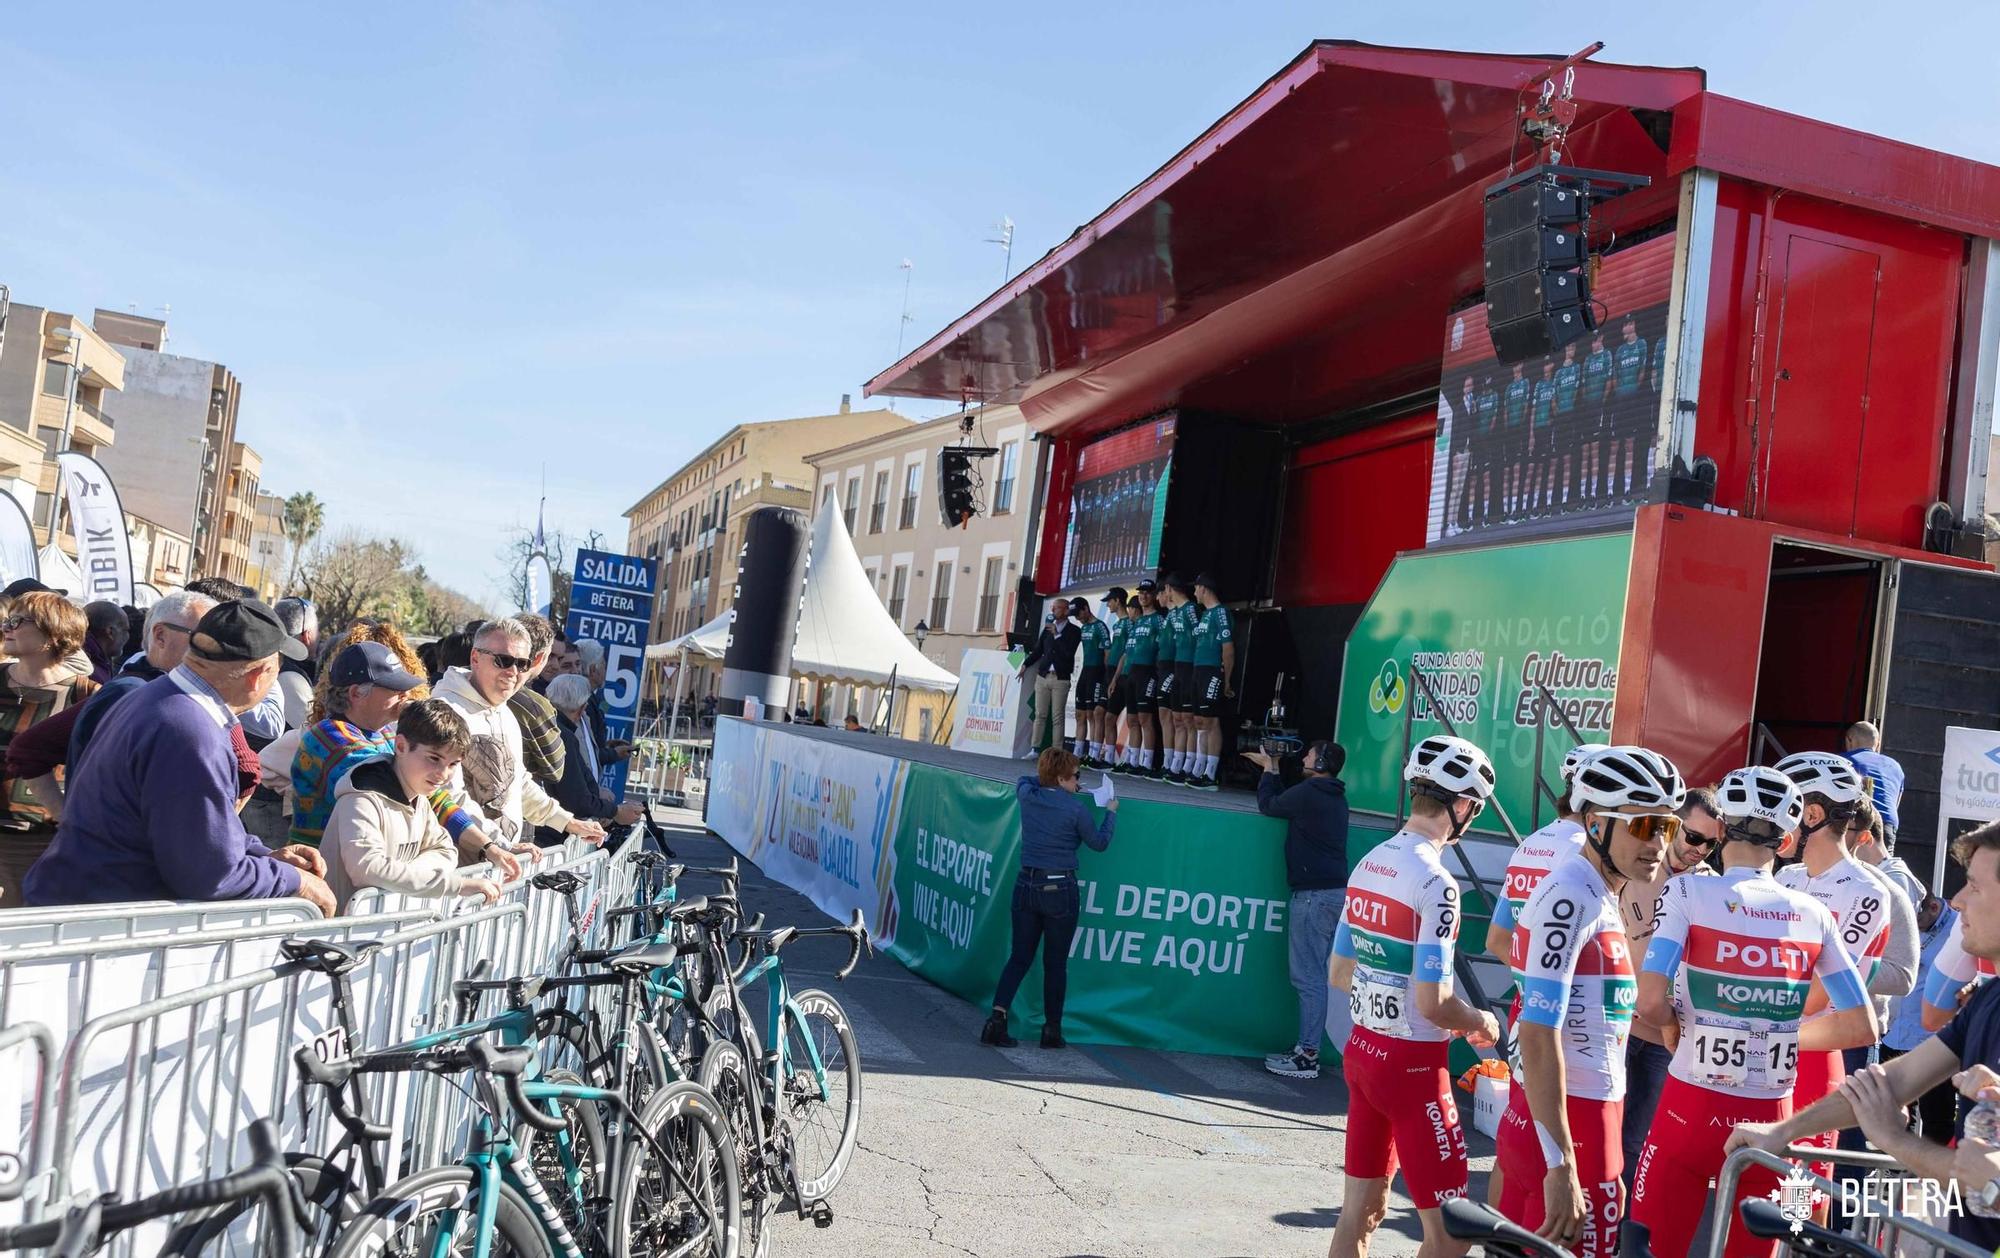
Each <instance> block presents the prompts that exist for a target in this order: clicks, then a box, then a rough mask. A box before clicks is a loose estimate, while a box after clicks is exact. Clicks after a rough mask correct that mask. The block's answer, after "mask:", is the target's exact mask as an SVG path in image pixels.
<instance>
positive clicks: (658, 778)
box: [625, 738, 715, 804]
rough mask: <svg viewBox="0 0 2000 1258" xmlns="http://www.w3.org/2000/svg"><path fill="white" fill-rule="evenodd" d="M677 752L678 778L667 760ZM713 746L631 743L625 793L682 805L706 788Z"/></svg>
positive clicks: (679, 741) (685, 741) (702, 742)
mask: <svg viewBox="0 0 2000 1258" xmlns="http://www.w3.org/2000/svg"><path fill="white" fill-rule="evenodd" d="M675 753H679V754H680V755H681V757H682V763H681V765H680V766H679V776H678V778H677V777H676V776H675V766H674V765H673V764H672V763H670V757H671V756H672V755H674V754H675ZM714 754H715V744H714V742H713V741H712V740H710V739H692V738H674V739H667V738H639V739H635V740H634V743H633V753H632V763H631V767H630V769H628V770H627V772H626V775H625V792H626V794H627V795H628V796H637V797H638V798H640V799H643V800H647V801H658V802H662V803H674V804H685V803H687V802H688V800H689V799H690V798H692V797H694V796H697V795H701V794H704V793H706V791H707V789H708V770H709V764H710V762H711V761H712V760H713V759H714Z"/></svg>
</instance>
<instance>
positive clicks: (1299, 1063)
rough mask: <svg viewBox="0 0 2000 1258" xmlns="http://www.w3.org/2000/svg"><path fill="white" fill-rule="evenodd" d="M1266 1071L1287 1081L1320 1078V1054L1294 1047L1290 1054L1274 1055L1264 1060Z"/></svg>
mask: <svg viewBox="0 0 2000 1258" xmlns="http://www.w3.org/2000/svg"><path fill="white" fill-rule="evenodd" d="M1264 1069H1266V1070H1268V1071H1270V1072H1271V1073H1272V1074H1274V1075H1283V1076H1284V1077H1285V1078H1287V1079H1317V1078H1319V1054H1318V1053H1308V1052H1307V1051H1306V1050H1305V1049H1303V1048H1299V1047H1296V1046H1294V1047H1293V1049H1292V1051H1291V1052H1289V1053H1272V1054H1271V1055H1270V1056H1269V1057H1266V1058H1265V1059H1264Z"/></svg>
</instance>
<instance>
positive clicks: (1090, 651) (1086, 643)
mask: <svg viewBox="0 0 2000 1258" xmlns="http://www.w3.org/2000/svg"><path fill="white" fill-rule="evenodd" d="M1079 641H1081V642H1082V643H1083V666H1084V667H1085V668H1103V667H1104V649H1105V648H1106V647H1108V646H1110V645H1111V628H1110V626H1108V625H1106V624H1105V623H1104V622H1103V621H1101V620H1093V621H1091V622H1090V623H1089V624H1087V625H1085V626H1084V627H1083V632H1082V633H1081V634H1080V635H1079Z"/></svg>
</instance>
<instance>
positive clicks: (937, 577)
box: [929, 559, 953, 633]
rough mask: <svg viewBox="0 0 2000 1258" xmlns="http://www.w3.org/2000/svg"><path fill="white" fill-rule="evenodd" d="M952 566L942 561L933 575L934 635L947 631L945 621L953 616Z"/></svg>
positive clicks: (932, 607)
mask: <svg viewBox="0 0 2000 1258" xmlns="http://www.w3.org/2000/svg"><path fill="white" fill-rule="evenodd" d="M952 566H953V565H952V564H950V563H947V562H946V561H944V560H942V559H940V560H938V565H937V567H936V568H935V569H934V570H933V571H932V573H931V618H930V622H929V623H930V627H931V632H933V633H943V632H944V631H945V628H944V625H945V621H946V620H948V619H949V618H950V616H951V572H952Z"/></svg>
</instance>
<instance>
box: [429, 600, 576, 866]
mask: <svg viewBox="0 0 2000 1258" xmlns="http://www.w3.org/2000/svg"><path fill="white" fill-rule="evenodd" d="M531 651H532V648H531V647H530V646H529V638H528V630H527V627H526V626H525V625H523V624H522V623H521V622H520V621H518V620H491V621H488V622H486V623H485V624H483V625H481V626H480V627H479V632H478V633H477V634H476V635H474V637H473V640H472V663H471V665H470V666H469V667H466V668H449V669H446V670H445V674H444V676H443V677H442V678H441V679H439V681H438V684H437V697H438V698H440V699H443V700H444V701H445V702H446V703H449V704H450V705H451V706H452V707H453V708H454V709H456V710H457V711H458V714H459V715H460V716H462V717H464V718H465V723H466V724H467V725H468V726H470V727H471V730H472V738H473V754H471V755H468V756H467V757H466V764H465V765H461V766H460V768H459V769H457V770H454V771H453V775H452V789H453V796H454V801H455V802H456V803H458V804H459V805H460V806H461V807H463V808H465V809H466V811H467V812H469V813H471V814H472V816H473V820H474V822H475V823H476V824H477V825H478V826H479V828H480V830H481V831H482V832H484V833H485V834H486V836H487V837H488V838H491V839H495V840H497V841H499V842H500V843H501V844H502V845H503V846H513V845H515V844H518V843H520V842H521V841H523V840H524V839H526V838H527V837H528V836H529V835H530V834H531V833H532V831H531V830H530V829H529V828H528V827H530V826H548V827H549V828H550V829H553V830H561V831H563V832H564V833H566V834H573V835H576V836H577V837H578V838H582V839H587V840H590V841H592V842H599V841H602V840H603V838H604V827H603V826H601V825H599V824H598V823H597V822H595V821H590V820H587V819H584V818H580V817H573V816H571V815H570V814H569V813H568V812H566V811H564V810H563V808H562V806H561V805H560V804H558V803H556V801H555V800H553V799H551V798H549V795H548V793H547V792H546V791H544V790H543V789H542V788H541V785H540V784H539V783H537V782H536V781H535V780H534V778H533V777H531V776H530V775H529V773H528V769H527V765H526V764H525V763H524V761H523V758H522V751H521V723H520V721H518V720H517V719H515V716H514V713H513V710H512V709H511V708H510V707H509V706H508V703H507V701H508V700H509V699H511V698H512V697H513V696H514V693H515V692H516V691H518V690H520V688H521V687H522V686H523V685H525V684H527V680H528V674H529V673H530V671H532V669H533V667H534V663H535V661H534V657H533V655H532V653H531ZM467 766H471V767H472V769H473V772H472V773H468V772H467V771H466V769H467ZM475 778H476V780H475Z"/></svg>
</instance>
